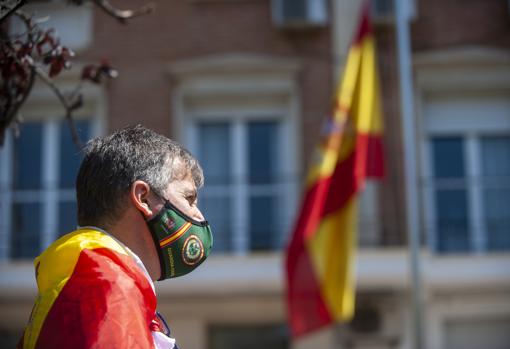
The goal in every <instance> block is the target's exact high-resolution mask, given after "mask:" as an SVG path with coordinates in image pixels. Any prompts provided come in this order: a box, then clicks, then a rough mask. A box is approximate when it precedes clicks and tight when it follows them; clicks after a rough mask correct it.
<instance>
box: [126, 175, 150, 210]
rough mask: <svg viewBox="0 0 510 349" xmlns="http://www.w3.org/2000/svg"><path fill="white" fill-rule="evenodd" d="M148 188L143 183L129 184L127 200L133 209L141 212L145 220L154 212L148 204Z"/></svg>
mask: <svg viewBox="0 0 510 349" xmlns="http://www.w3.org/2000/svg"><path fill="white" fill-rule="evenodd" d="M150 192H151V189H150V186H149V185H148V184H147V183H145V182H144V181H140V180H138V181H135V182H134V183H133V184H131V191H130V193H129V198H130V199H131V202H132V203H133V205H135V207H136V208H137V209H138V210H139V211H140V212H142V214H143V215H144V217H145V218H148V217H151V216H152V215H153V214H154V212H153V210H152V208H151V205H150V204H149V201H150V199H149V196H150Z"/></svg>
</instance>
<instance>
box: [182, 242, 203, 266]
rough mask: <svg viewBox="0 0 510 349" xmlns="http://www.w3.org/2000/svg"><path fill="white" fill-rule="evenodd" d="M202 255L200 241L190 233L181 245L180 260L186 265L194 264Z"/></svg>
mask: <svg viewBox="0 0 510 349" xmlns="http://www.w3.org/2000/svg"><path fill="white" fill-rule="evenodd" d="M203 256H204V246H203V245H202V241H200V239H198V238H197V237H196V236H195V235H191V236H190V237H188V238H187V239H186V241H184V245H183V247H182V260H183V261H184V263H186V264H187V265H194V264H196V263H198V262H199V261H200V260H201V259H202V257H203Z"/></svg>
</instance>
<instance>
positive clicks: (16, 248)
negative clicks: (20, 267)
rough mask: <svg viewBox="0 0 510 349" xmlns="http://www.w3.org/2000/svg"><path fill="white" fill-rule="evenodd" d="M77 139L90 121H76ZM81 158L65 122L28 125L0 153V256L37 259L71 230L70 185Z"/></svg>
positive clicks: (73, 205)
mask: <svg viewBox="0 0 510 349" xmlns="http://www.w3.org/2000/svg"><path fill="white" fill-rule="evenodd" d="M76 127H77V129H78V132H79V134H80V137H81V139H82V140H87V139H88V138H90V137H91V135H92V122H91V121H90V120H78V121H76ZM80 161H81V154H80V152H79V151H78V149H77V148H76V146H75V145H74V144H73V142H72V139H71V134H70V131H69V128H68V125H67V122H66V121H57V120H52V121H27V122H24V123H23V124H21V132H20V136H19V137H17V138H14V137H12V135H11V133H8V137H7V139H6V143H5V145H4V147H3V148H1V149H0V164H1V170H0V184H1V190H0V196H1V198H2V200H1V203H0V217H1V218H2V219H1V223H0V239H1V240H0V257H1V258H2V259H8V258H10V259H26V258H33V257H35V256H37V255H38V254H39V253H40V252H41V251H42V250H43V249H44V248H45V247H46V246H48V245H49V244H50V243H51V242H52V241H53V240H55V239H56V238H57V237H59V236H60V235H63V234H65V233H68V232H70V231H71V230H74V228H75V227H76V198H75V189H74V182H75V176H76V173H77V170H78V167H79V164H80Z"/></svg>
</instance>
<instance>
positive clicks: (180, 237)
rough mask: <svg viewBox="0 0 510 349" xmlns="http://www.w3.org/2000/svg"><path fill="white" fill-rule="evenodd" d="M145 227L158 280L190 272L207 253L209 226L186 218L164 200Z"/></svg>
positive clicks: (200, 262)
mask: <svg viewBox="0 0 510 349" xmlns="http://www.w3.org/2000/svg"><path fill="white" fill-rule="evenodd" d="M147 225H148V226H149V230H150V231H151V233H152V239H153V240H154V244H155V245H156V250H157V251H158V254H159V262H160V264H161V277H160V278H159V280H165V279H169V278H175V277H178V276H182V275H185V274H187V273H189V272H191V271H193V270H194V269H195V268H196V267H198V266H199V265H200V264H202V262H203V261H204V260H205V259H206V258H207V256H209V253H210V252H211V248H212V245H213V237H212V232H211V227H210V226H209V223H207V221H202V222H199V221H196V220H194V219H192V218H190V217H188V216H186V215H185V214H184V213H182V212H181V211H180V210H179V209H177V208H176V207H175V206H174V205H172V204H171V203H170V202H169V201H168V200H167V201H165V206H164V207H163V208H162V209H161V211H160V212H159V213H158V214H157V215H156V216H154V217H153V218H152V219H150V220H149V221H147Z"/></svg>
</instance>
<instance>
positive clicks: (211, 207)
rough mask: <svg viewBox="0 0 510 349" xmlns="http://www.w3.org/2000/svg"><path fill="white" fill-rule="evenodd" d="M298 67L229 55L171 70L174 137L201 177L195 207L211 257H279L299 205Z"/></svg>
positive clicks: (185, 63)
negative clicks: (210, 236)
mask: <svg viewBox="0 0 510 349" xmlns="http://www.w3.org/2000/svg"><path fill="white" fill-rule="evenodd" d="M300 70H301V65H300V63H299V62H298V61H296V60H294V59H286V58H281V57H275V56H259V55H245V54H241V55H239V54H227V55H219V56H217V55H214V56H204V57H201V58H197V59H191V60H189V59H187V60H185V61H182V62H174V63H172V64H171V65H170V66H169V69H168V72H169V74H170V75H171V77H172V79H175V81H176V82H177V83H176V86H175V89H174V91H173V94H172V98H173V99H172V107H173V110H172V116H173V118H172V122H173V127H172V129H173V130H174V132H175V133H174V135H173V137H174V138H176V139H177V140H179V141H180V142H181V143H182V144H184V145H185V146H186V147H188V148H189V150H190V151H191V152H192V153H193V154H195V155H196V156H197V158H198V159H199V161H200V163H201V165H202V167H203V168H204V173H205V182H206V184H205V186H204V188H203V189H201V191H200V194H199V199H198V204H199V206H200V208H201V210H202V211H203V213H204V216H205V217H206V218H207V219H208V220H209V221H210V222H211V227H212V229H213V233H214V252H215V253H221V252H226V253H233V254H238V255H244V254H247V253H249V252H251V251H272V250H278V249H280V248H281V247H282V246H283V245H284V244H285V243H286V241H287V236H288V234H289V230H290V228H291V224H292V221H293V218H294V215H295V212H296V208H297V205H298V200H297V194H298V186H299V184H300V182H301V179H302V178H300V177H301V176H300V174H299V173H298V171H297V169H298V168H299V164H298V161H299V155H298V154H299V153H300V150H299V144H300V142H299V139H298V138H299V135H300V134H301V132H300V130H299V126H298V120H299V110H300V109H299V94H298V91H299V88H298V81H299V79H298V72H299V71H300Z"/></svg>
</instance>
